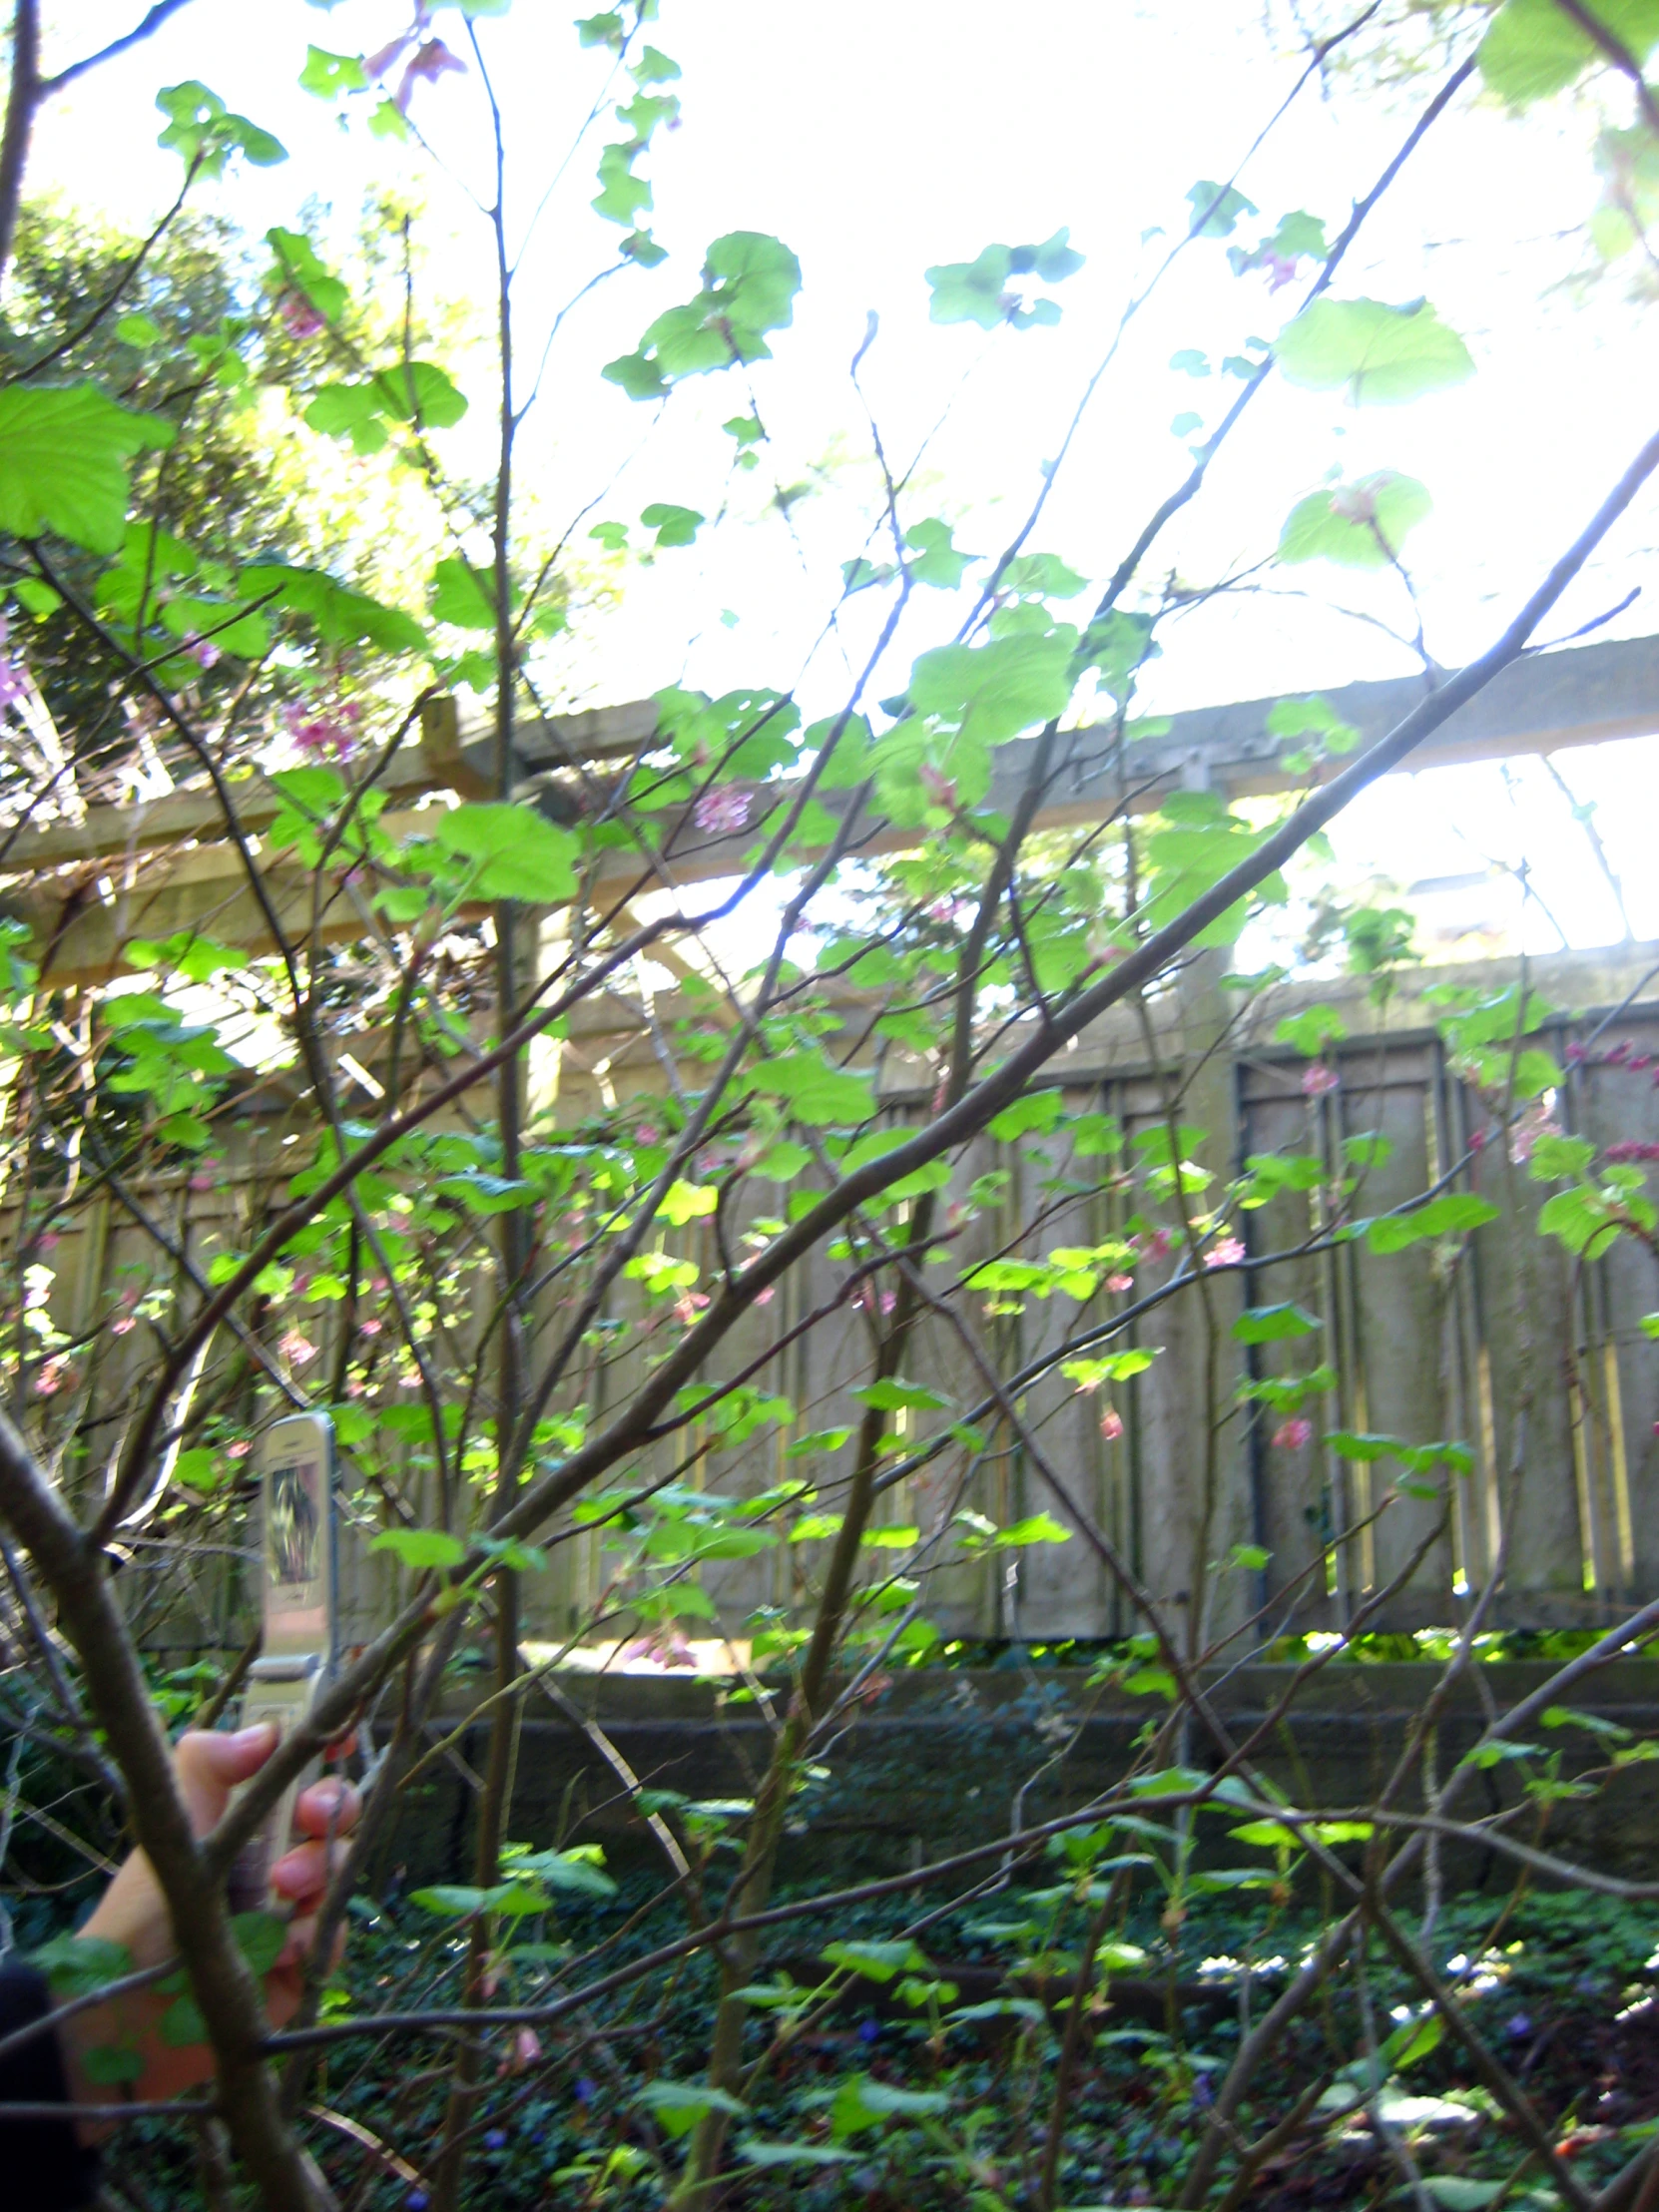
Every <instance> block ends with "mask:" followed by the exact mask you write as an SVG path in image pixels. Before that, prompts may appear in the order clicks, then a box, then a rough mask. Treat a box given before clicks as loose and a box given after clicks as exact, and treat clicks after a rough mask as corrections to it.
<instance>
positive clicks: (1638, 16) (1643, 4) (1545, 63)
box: [1479, 0, 1659, 108]
mask: <svg viewBox="0 0 1659 2212" xmlns="http://www.w3.org/2000/svg"><path fill="white" fill-rule="evenodd" d="M1589 12H1590V13H1592V14H1593V15H1594V17H1595V19H1596V21H1597V22H1598V23H1600V24H1601V25H1602V26H1603V28H1604V29H1606V30H1608V31H1610V32H1611V33H1612V35H1613V37H1614V38H1615V39H1617V40H1618V42H1619V44H1620V45H1621V46H1623V47H1625V48H1627V49H1628V50H1629V52H1630V54H1631V55H1632V57H1633V58H1634V59H1635V60H1636V61H1637V62H1645V61H1646V60H1647V58H1648V56H1649V55H1650V54H1651V53H1652V51H1653V48H1654V46H1655V44H1659V0H1589ZM1479 62H1480V74H1481V76H1482V77H1484V78H1485V80H1486V83H1487V84H1488V85H1489V86H1490V88H1491V90H1492V91H1493V92H1495V93H1496V94H1497V96H1498V98H1499V99H1500V100H1502V101H1504V102H1505V103H1506V104H1507V105H1508V106H1509V107H1511V108H1525V107H1529V106H1530V105H1531V104H1532V102H1533V101H1535V100H1547V99H1548V98H1549V96H1550V94H1551V93H1556V92H1565V91H1566V89H1567V87H1568V86H1569V85H1571V84H1574V83H1576V82H1577V80H1578V79H1579V78H1580V77H1581V76H1582V75H1583V74H1584V72H1585V70H1587V69H1589V68H1591V67H1592V66H1595V65H1597V64H1599V65H1600V66H1601V67H1603V68H1605V67H1607V66H1608V65H1607V60H1606V57H1605V55H1604V54H1603V53H1602V51H1601V49H1600V48H1599V47H1598V46H1597V45H1596V43H1595V41H1594V40H1593V39H1592V38H1591V37H1590V36H1589V34H1588V33H1587V32H1586V31H1585V30H1584V29H1583V28H1582V27H1581V26H1580V25H1579V24H1577V23H1575V22H1574V21H1573V19H1572V17H1571V16H1570V15H1569V14H1568V13H1567V12H1566V10H1565V9H1564V8H1560V7H1558V6H1556V4H1555V0H1505V5H1504V6H1503V7H1501V8H1500V9H1499V10H1498V12H1497V14H1496V15H1495V16H1494V17H1493V18H1492V21H1491V24H1490V26H1489V27H1488V29H1487V32H1486V35H1485V37H1484V38H1483V39H1482V40H1481V42H1480V53H1479Z"/></svg>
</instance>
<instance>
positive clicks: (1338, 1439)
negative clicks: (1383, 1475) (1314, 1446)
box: [1325, 1428, 1406, 1463]
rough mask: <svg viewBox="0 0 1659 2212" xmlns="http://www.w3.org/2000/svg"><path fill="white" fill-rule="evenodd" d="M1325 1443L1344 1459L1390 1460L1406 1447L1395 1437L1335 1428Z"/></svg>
mask: <svg viewBox="0 0 1659 2212" xmlns="http://www.w3.org/2000/svg"><path fill="white" fill-rule="evenodd" d="M1325 1441H1326V1442H1327V1443H1328V1444H1329V1445H1330V1446H1331V1448H1332V1450H1333V1451H1335V1452H1339V1453H1340V1454H1341V1455H1342V1457H1343V1458H1345V1459H1360V1460H1363V1461H1366V1462H1367V1463H1369V1462H1370V1461H1371V1460H1373V1459H1392V1458H1395V1457H1397V1455H1398V1454H1399V1453H1400V1452H1401V1451H1403V1450H1405V1448H1406V1446H1405V1445H1404V1444H1403V1443H1402V1442H1401V1441H1400V1439H1399V1437H1397V1436H1375V1435H1369V1434H1366V1433H1365V1432H1364V1431H1361V1430H1357V1429H1353V1428H1335V1429H1333V1430H1332V1432H1331V1434H1330V1435H1329V1436H1327V1437H1326V1439H1325Z"/></svg>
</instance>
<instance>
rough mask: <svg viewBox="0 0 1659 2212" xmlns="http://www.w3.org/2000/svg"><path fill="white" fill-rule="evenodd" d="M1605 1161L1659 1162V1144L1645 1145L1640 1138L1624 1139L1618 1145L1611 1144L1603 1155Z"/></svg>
mask: <svg viewBox="0 0 1659 2212" xmlns="http://www.w3.org/2000/svg"><path fill="white" fill-rule="evenodd" d="M1602 1158H1603V1159H1604V1160H1659V1144H1644V1143H1642V1142H1641V1140H1640V1139H1639V1138H1636V1137H1624V1138H1621V1139H1620V1141H1619V1142H1618V1143H1617V1144H1610V1145H1609V1146H1608V1147H1607V1149H1606V1151H1605V1152H1604V1153H1603V1154H1602Z"/></svg>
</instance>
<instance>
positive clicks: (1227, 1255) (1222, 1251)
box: [1204, 1237, 1245, 1268]
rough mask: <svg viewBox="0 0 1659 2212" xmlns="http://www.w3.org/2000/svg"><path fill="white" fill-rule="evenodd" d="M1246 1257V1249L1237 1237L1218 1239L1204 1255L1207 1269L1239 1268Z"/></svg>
mask: <svg viewBox="0 0 1659 2212" xmlns="http://www.w3.org/2000/svg"><path fill="white" fill-rule="evenodd" d="M1244 1256H1245V1248H1244V1246H1243V1244H1242V1243H1241V1242H1240V1241H1239V1239H1238V1238H1237V1237H1218V1238H1217V1239H1216V1241H1215V1243H1214V1244H1213V1245H1212V1246H1211V1247H1210V1249H1209V1251H1208V1252H1207V1253H1206V1254H1205V1255H1204V1265H1205V1266H1206V1267H1207V1268H1232V1267H1237V1266H1238V1264H1239V1262H1240V1261H1241V1260H1242V1259H1243V1258H1244Z"/></svg>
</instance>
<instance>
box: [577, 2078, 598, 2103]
mask: <svg viewBox="0 0 1659 2212" xmlns="http://www.w3.org/2000/svg"><path fill="white" fill-rule="evenodd" d="M597 2094H598V2091H597V2090H596V2089H595V2088H594V2085H593V2083H592V2082H591V2081H590V2080H589V2079H588V2077H587V2075H586V2074H583V2075H582V2077H581V2079H580V2080H579V2081H578V2082H577V2084H576V2101H577V2103H578V2104H591V2103H592V2101H593V2099H594V2097H595V2096H596V2095H597Z"/></svg>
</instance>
